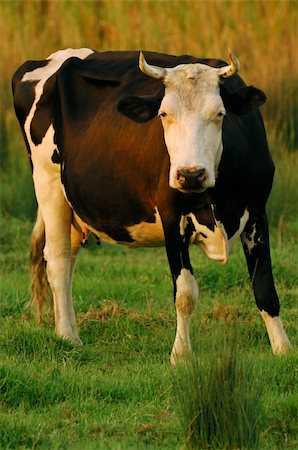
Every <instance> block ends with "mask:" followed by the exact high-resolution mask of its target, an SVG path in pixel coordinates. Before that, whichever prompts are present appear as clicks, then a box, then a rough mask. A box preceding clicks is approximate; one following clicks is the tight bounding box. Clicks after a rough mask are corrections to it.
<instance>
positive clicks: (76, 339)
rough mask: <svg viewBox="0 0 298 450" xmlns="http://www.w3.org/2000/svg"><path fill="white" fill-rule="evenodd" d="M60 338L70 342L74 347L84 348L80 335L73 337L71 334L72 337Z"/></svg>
mask: <svg viewBox="0 0 298 450" xmlns="http://www.w3.org/2000/svg"><path fill="white" fill-rule="evenodd" d="M59 337H61V338H62V339H64V340H65V341H67V342H69V343H70V344H71V345H73V346H74V347H82V346H83V342H82V341H81V339H80V337H79V335H73V334H71V335H60V336H59Z"/></svg>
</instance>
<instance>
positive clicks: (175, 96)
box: [160, 64, 225, 189]
mask: <svg viewBox="0 0 298 450" xmlns="http://www.w3.org/2000/svg"><path fill="white" fill-rule="evenodd" d="M164 83H165V86H166V87H165V95H164V98H163V100H162V102H161V105H160V115H161V120H162V125H163V128H164V136H165V142H166V146H167V149H168V153H169V156H170V162H171V167H170V174H169V184H170V186H171V187H172V188H174V189H179V188H181V185H180V183H179V181H178V179H177V171H178V170H179V169H181V168H190V169H194V168H196V169H203V168H204V169H205V170H206V173H207V174H208V178H206V180H205V181H204V184H203V188H204V189H206V188H208V187H213V186H214V184H215V179H216V176H217V169H218V165H219V161H220V158H221V154H222V150H223V144H222V120H223V116H224V114H225V108H224V105H223V101H222V99H221V96H220V93H219V77H218V71H217V70H216V69H214V68H212V67H209V66H206V65H204V64H182V65H179V66H177V67H174V68H172V69H167V75H166V78H165V80H164Z"/></svg>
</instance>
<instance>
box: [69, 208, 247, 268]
mask: <svg viewBox="0 0 298 450" xmlns="http://www.w3.org/2000/svg"><path fill="white" fill-rule="evenodd" d="M75 217H76V222H77V224H79V226H80V228H81V229H84V227H85V228H88V229H89V230H90V231H92V232H93V233H94V234H95V235H96V236H98V237H99V238H100V239H102V240H103V241H106V242H109V243H112V244H122V245H125V246H126V247H129V248H137V247H160V246H164V243H165V240H164V232H163V227H162V222H161V218H160V215H159V213H158V210H157V208H156V210H155V222H150V223H149V222H141V223H138V224H135V225H131V226H128V227H125V230H126V232H127V233H128V235H129V236H130V238H131V241H130V242H128V241H117V240H115V239H113V238H112V237H111V236H110V235H109V234H108V233H106V232H103V231H102V230H96V229H94V228H92V227H91V226H89V225H88V226H87V225H85V224H84V223H83V222H82V221H81V220H80V219H79V217H78V216H76V215H75ZM187 217H190V219H191V221H192V223H193V225H194V228H195V231H194V232H193V234H192V236H191V244H194V245H198V246H199V247H200V248H201V249H202V250H203V252H204V253H205V254H206V256H208V258H210V259H212V260H215V261H219V262H221V263H222V264H225V263H227V261H228V257H229V254H230V251H231V248H232V246H233V244H234V242H235V241H236V239H237V238H238V237H239V236H240V234H241V233H242V231H243V229H244V227H245V224H246V223H247V220H248V217H249V214H248V211H247V210H245V212H244V214H243V216H242V217H241V219H240V223H239V228H238V230H237V231H236V233H235V234H234V235H233V236H232V237H230V238H229V239H228V236H227V233H226V231H225V228H224V226H223V225H222V224H221V223H220V222H218V221H216V225H215V227H214V229H213V230H210V229H209V228H208V227H207V226H205V225H201V224H200V223H199V222H198V221H197V220H196V218H195V216H194V215H193V214H189V215H188V216H187ZM185 221H186V216H183V217H182V219H181V227H180V228H183V222H184V223H185Z"/></svg>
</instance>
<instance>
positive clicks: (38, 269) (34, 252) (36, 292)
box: [30, 209, 49, 322]
mask: <svg viewBox="0 0 298 450" xmlns="http://www.w3.org/2000/svg"><path fill="white" fill-rule="evenodd" d="M44 246H45V224H44V221H43V218H42V215H41V212H40V210H39V209H38V211H37V218H36V222H35V225H34V227H33V231H32V236H31V247H30V275H31V286H30V290H31V305H34V306H36V308H37V319H38V322H42V308H43V304H44V300H45V297H46V293H47V290H48V287H49V283H48V279H47V272H46V261H45V259H44V255H43V250H44Z"/></svg>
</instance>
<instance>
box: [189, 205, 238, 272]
mask: <svg viewBox="0 0 298 450" xmlns="http://www.w3.org/2000/svg"><path fill="white" fill-rule="evenodd" d="M189 216H190V217H191V220H192V222H193V224H194V227H195V230H196V231H195V233H194V234H193V235H192V237H191V243H192V244H196V245H199V246H200V247H201V249H202V250H203V251H204V253H205V254H206V255H207V256H208V258H210V259H213V260H215V261H220V262H221V263H222V264H226V263H227V261H228V255H229V252H228V237H227V233H226V231H225V229H224V226H223V225H222V223H221V222H219V221H217V220H216V221H215V227H214V230H213V231H212V230H210V229H209V228H208V227H206V226H205V225H202V224H200V223H199V222H198V221H197V219H196V217H195V215H194V214H192V213H191V214H190V215H189Z"/></svg>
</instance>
